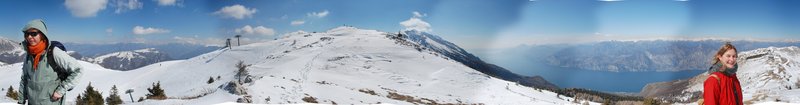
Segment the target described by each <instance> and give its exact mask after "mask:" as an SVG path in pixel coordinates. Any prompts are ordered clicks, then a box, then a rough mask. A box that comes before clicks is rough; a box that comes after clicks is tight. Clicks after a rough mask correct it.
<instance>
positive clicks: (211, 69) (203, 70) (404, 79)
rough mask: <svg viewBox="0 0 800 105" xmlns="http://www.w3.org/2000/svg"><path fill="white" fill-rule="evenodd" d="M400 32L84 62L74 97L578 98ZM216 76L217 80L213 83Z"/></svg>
mask: <svg viewBox="0 0 800 105" xmlns="http://www.w3.org/2000/svg"><path fill="white" fill-rule="evenodd" d="M397 38H399V37H397V36H396V34H391V33H386V32H380V31H376V30H366V29H358V28H354V27H337V28H333V29H331V30H329V31H327V32H321V33H307V32H293V33H289V34H286V35H285V36H284V37H283V38H280V39H277V40H274V41H269V42H261V43H253V44H248V45H243V46H233V47H231V48H226V49H221V50H217V51H213V52H210V53H206V54H202V55H200V56H197V57H193V58H190V59H186V60H175V61H166V62H160V63H156V64H151V65H148V66H144V67H141V68H138V69H134V70H130V71H115V70H110V69H105V68H103V67H101V66H99V65H96V64H92V63H88V62H82V63H81V64H83V65H84V66H85V67H86V70H85V72H84V76H82V79H81V81H80V83H78V84H77V87H76V88H75V90H73V91H70V92H69V93H68V96H67V98H66V99H67V102H68V103H70V102H74V99H75V95H76V94H79V93H82V92H83V90H84V89H85V87H86V85H88V84H89V82H91V84H92V86H94V87H95V88H96V89H97V90H99V91H101V92H107V91H108V90H109V89H110V87H111V85H116V86H117V87H118V88H120V90H127V89H133V90H135V92H134V93H133V96H134V98H135V97H142V96H143V95H144V94H146V91H145V89H146V88H149V87H150V86H151V84H152V83H157V82H160V84H161V87H162V88H164V91H165V93H166V94H167V96H168V97H169V98H168V99H167V100H145V101H144V102H136V103H130V102H129V101H127V100H128V99H127V98H125V97H126V96H123V100H125V103H126V104H215V103H225V102H232V101H236V100H238V99H242V98H246V99H251V100H250V101H251V102H253V103H267V104H291V103H324V104H333V103H337V104H378V103H390V104H448V103H452V104H574V103H572V100H574V99H573V98H570V97H565V96H559V95H557V94H556V93H553V92H550V91H547V90H544V89H537V88H531V87H527V86H523V85H522V84H518V83H515V82H510V81H507V80H502V79H499V78H495V77H493V76H490V75H487V74H484V73H482V72H480V71H478V70H475V69H473V68H470V67H469V66H467V65H465V64H462V63H461V62H458V61H455V60H452V59H446V58H447V57H446V56H444V55H442V54H439V53H437V52H432V51H431V50H418V48H420V47H414V45H416V44H413V43H408V42H404V41H402V40H396V39H397ZM417 46H418V45H417ZM238 62H242V63H243V64H244V65H247V66H246V69H247V70H248V71H249V74H250V75H248V76H247V77H252V80H251V82H246V83H244V84H242V87H243V88H246V89H244V95H236V94H233V93H232V92H230V90H227V89H225V88H224V87H229V86H230V83H231V82H229V81H235V80H237V79H236V78H235V76H234V75H235V74H237V73H236V66H235V65H236V64H237V63H238ZM20 66H21V64H20V63H17V64H13V65H9V66H2V67H0V70H2V71H3V72H5V71H9V73H4V74H0V80H2V81H0V86H6V85H12V86H17V83H18V82H19V75H20V74H19V68H21V67H20ZM209 79H213V80H215V82H212V83H207V80H209ZM103 95H104V97H105V96H107V94H105V93H104V94H103ZM579 102H581V103H583V102H585V101H579ZM586 103H590V104H597V103H594V102H586Z"/></svg>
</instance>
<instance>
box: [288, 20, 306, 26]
mask: <svg viewBox="0 0 800 105" xmlns="http://www.w3.org/2000/svg"><path fill="white" fill-rule="evenodd" d="M305 23H306V21H304V20H295V21H292V23H290V24H291V25H292V26H297V25H303V24H305Z"/></svg>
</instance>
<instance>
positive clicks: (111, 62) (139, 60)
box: [83, 48, 174, 70]
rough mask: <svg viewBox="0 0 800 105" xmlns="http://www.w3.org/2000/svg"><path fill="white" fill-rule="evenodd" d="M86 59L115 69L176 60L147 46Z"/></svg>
mask: <svg viewBox="0 0 800 105" xmlns="http://www.w3.org/2000/svg"><path fill="white" fill-rule="evenodd" d="M83 60H84V61H88V62H92V63H96V64H100V65H101V66H103V67H105V68H109V69H114V70H132V69H136V68H139V67H143V66H147V65H150V64H154V63H158V62H162V61H167V60H174V59H172V58H171V57H169V55H168V54H166V53H162V52H160V51H158V50H156V49H155V48H146V49H140V50H134V51H120V52H114V53H109V54H106V55H101V56H97V57H95V58H83Z"/></svg>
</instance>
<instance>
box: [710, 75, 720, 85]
mask: <svg viewBox="0 0 800 105" xmlns="http://www.w3.org/2000/svg"><path fill="white" fill-rule="evenodd" d="M708 77H709V78H710V77H713V78H714V79H717V83H720V80H719V77H718V76H717V75H716V74H711V75H708Z"/></svg>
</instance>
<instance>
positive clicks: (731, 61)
mask: <svg viewBox="0 0 800 105" xmlns="http://www.w3.org/2000/svg"><path fill="white" fill-rule="evenodd" d="M736 57H737V55H736V50H733V49H728V51H725V53H724V54H722V55H721V56H720V57H719V61H720V63H722V64H723V66H725V68H733V65H736Z"/></svg>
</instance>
